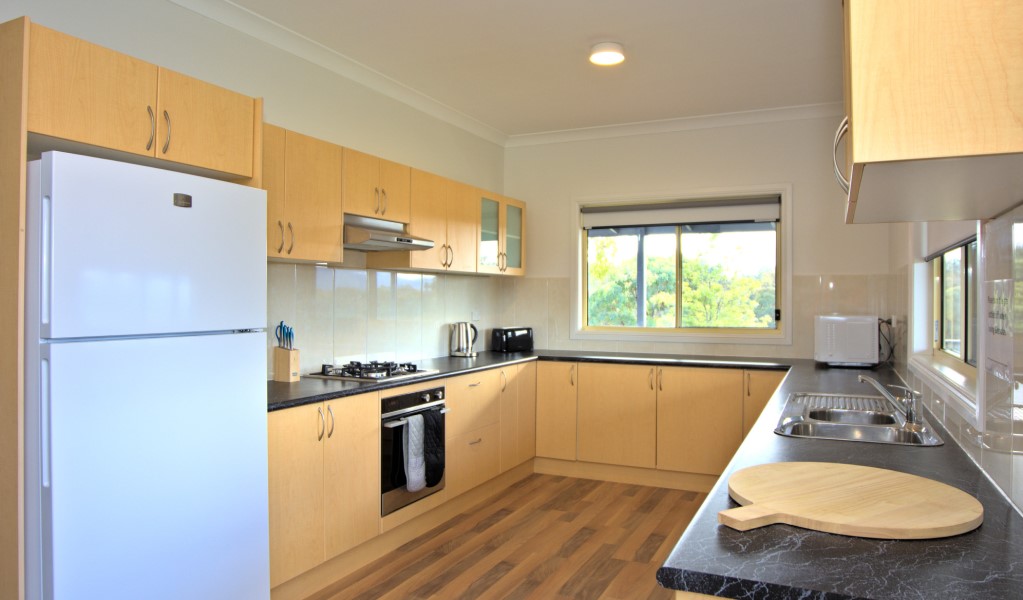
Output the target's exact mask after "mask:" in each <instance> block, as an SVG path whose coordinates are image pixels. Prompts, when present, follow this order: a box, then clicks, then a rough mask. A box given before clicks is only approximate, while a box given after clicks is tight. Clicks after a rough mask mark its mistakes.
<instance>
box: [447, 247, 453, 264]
mask: <svg viewBox="0 0 1023 600" xmlns="http://www.w3.org/2000/svg"><path fill="white" fill-rule="evenodd" d="M447 246H448V254H449V255H450V257H449V258H448V265H447V266H448V268H449V269H450V268H451V265H453V264H455V249H454V248H452V247H451V244H448V245H447Z"/></svg>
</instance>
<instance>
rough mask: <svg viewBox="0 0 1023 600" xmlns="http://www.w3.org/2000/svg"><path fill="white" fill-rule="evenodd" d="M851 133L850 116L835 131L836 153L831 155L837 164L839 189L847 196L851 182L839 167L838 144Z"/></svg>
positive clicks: (836, 172) (836, 177)
mask: <svg viewBox="0 0 1023 600" xmlns="http://www.w3.org/2000/svg"><path fill="white" fill-rule="evenodd" d="M848 131H849V116H848V115H846V117H845V118H844V119H842V122H841V123H839V124H838V129H837V130H836V131H835V151H834V152H833V153H832V154H831V159H832V161H834V163H835V179H836V180H837V181H838V185H839V187H841V188H842V191H844V192H845V193H846V194H848V193H849V180H848V179H846V178H845V175H843V174H842V169H841V167H839V166H838V144H839V143H841V141H842V138H843V137H844V136H845V134H846V133H847V132H848Z"/></svg>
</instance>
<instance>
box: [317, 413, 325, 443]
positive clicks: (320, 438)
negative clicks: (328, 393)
mask: <svg viewBox="0 0 1023 600" xmlns="http://www.w3.org/2000/svg"><path fill="white" fill-rule="evenodd" d="M316 412H318V413H320V434H319V435H317V436H316V441H317V442H318V441H320V440H322V439H323V433H324V432H325V431H326V430H327V419H326V418H324V416H323V407H322V406H320V407H318V408H317V409H316Z"/></svg>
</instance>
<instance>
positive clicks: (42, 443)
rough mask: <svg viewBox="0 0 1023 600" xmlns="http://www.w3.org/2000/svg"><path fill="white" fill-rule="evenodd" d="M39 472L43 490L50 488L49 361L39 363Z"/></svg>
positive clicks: (44, 360)
mask: <svg viewBox="0 0 1023 600" xmlns="http://www.w3.org/2000/svg"><path fill="white" fill-rule="evenodd" d="M39 412H40V415H39V462H40V465H39V471H40V473H39V474H40V478H41V480H42V486H43V487H44V488H48V487H50V361H49V359H47V358H43V359H41V360H40V361H39Z"/></svg>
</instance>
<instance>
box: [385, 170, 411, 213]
mask: <svg viewBox="0 0 1023 600" xmlns="http://www.w3.org/2000/svg"><path fill="white" fill-rule="evenodd" d="M411 183H412V169H411V168H410V167H408V166H406V165H402V164H398V163H396V162H391V161H389V160H384V159H382V158H381V159H380V195H381V199H380V200H381V204H382V213H381V215H382V216H383V218H385V219H387V220H388V221H398V222H399V223H408V222H409V212H410V208H409V203H410V189H411Z"/></svg>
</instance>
